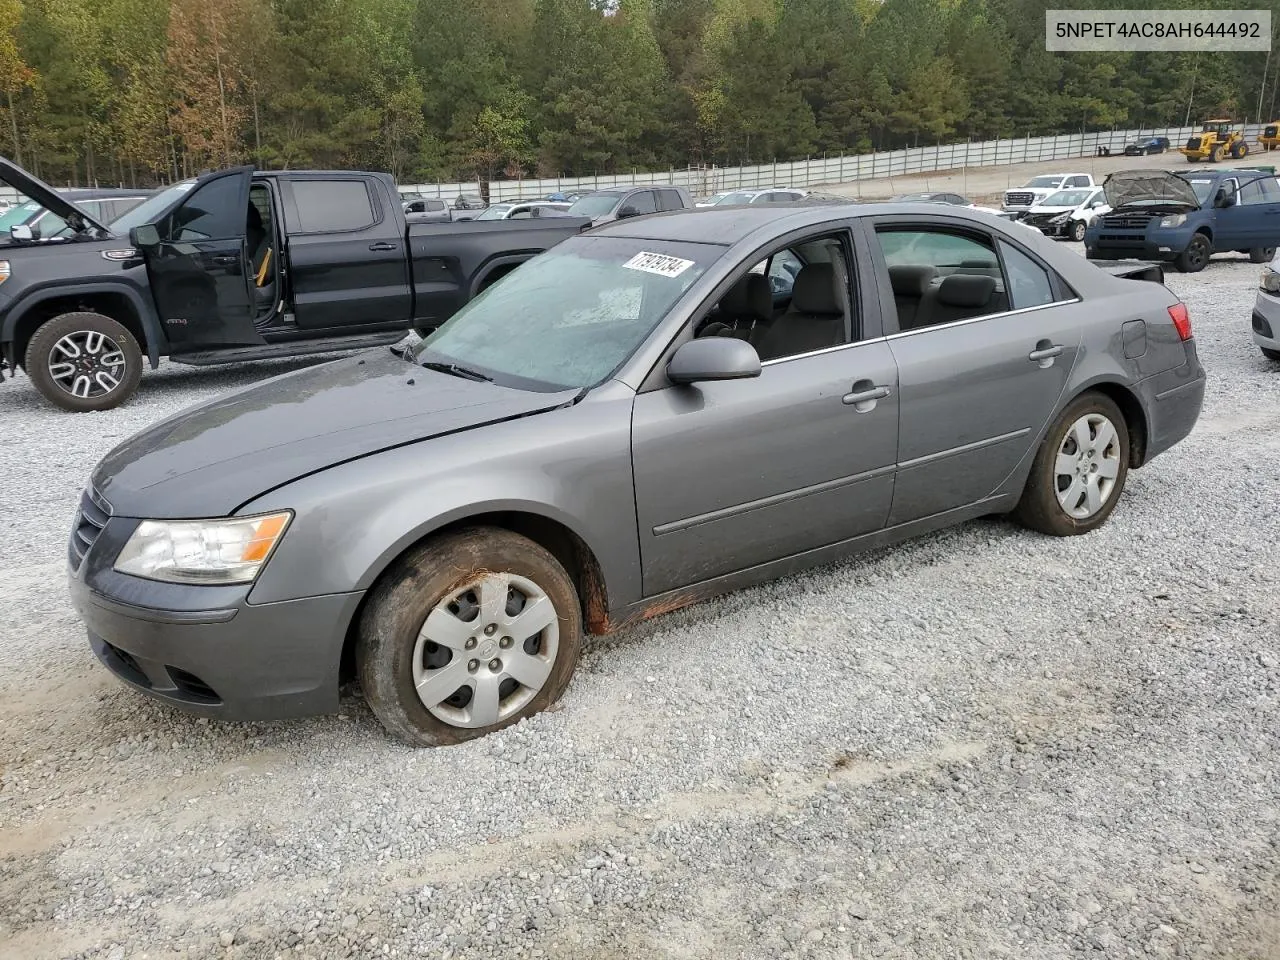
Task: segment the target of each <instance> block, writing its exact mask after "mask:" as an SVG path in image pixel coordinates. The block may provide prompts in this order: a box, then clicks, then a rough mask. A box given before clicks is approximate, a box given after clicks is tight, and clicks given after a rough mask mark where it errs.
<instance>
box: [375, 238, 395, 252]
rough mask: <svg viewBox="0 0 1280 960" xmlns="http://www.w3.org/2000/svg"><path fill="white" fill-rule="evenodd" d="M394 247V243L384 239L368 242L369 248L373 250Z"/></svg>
mask: <svg viewBox="0 0 1280 960" xmlns="http://www.w3.org/2000/svg"><path fill="white" fill-rule="evenodd" d="M395 248H396V245H395V244H394V243H387V242H386V241H385V240H379V241H378V242H377V243H371V244H369V249H370V250H375V251H377V252H380V253H381V252H384V251H387V250H394V249H395Z"/></svg>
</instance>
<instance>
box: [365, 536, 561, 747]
mask: <svg viewBox="0 0 1280 960" xmlns="http://www.w3.org/2000/svg"><path fill="white" fill-rule="evenodd" d="M581 646H582V608H581V605H580V604H579V601H578V595H577V591H576V590H575V589H574V585H573V580H572V579H571V578H570V576H569V574H568V573H567V572H566V571H565V569H564V567H563V566H561V565H560V563H559V561H557V560H556V558H555V557H554V556H552V555H551V554H550V553H549V552H548V551H546V550H545V549H543V548H542V547H540V546H539V545H538V544H536V543H534V542H533V541H532V540H529V539H527V538H525V537H522V536H519V535H518V534H515V533H512V532H510V531H508V530H502V529H499V528H496V527H474V528H471V529H466V530H460V531H458V532H455V533H451V534H447V535H445V536H443V537H440V538H439V539H436V540H431V541H429V542H427V543H426V544H424V545H422V546H420V547H416V548H414V549H413V550H411V551H410V552H409V553H407V554H406V555H405V556H403V557H402V558H400V560H398V561H397V562H396V563H395V564H394V566H393V567H392V568H391V569H390V570H389V571H388V572H387V573H386V574H385V575H384V576H383V578H382V580H381V581H380V583H379V585H378V586H377V587H376V588H375V589H374V590H373V592H372V594H371V595H370V597H369V601H368V603H367V605H366V607H365V611H364V615H363V617H362V618H361V621H360V636H359V641H358V645H357V648H356V668H357V671H358V673H359V677H360V686H361V688H362V689H363V691H364V695H365V698H366V699H367V700H368V702H369V706H370V707H371V708H372V709H373V712H374V713H375V714H377V717H378V719H379V720H381V721H382V725H383V726H384V727H386V728H387V730H388V731H389V732H391V733H392V734H394V735H395V736H397V737H399V738H400V739H402V740H405V741H407V742H408V743H411V744H413V745H415V746H444V745H446V744H453V743H461V742H462V741H464V740H471V739H473V738H475V737H479V736H483V735H484V734H486V733H489V732H491V731H493V730H498V729H501V728H502V727H506V726H509V725H510V724H513V723H515V722H516V721H518V720H520V719H522V718H524V717H527V716H530V715H532V714H534V713H538V712H540V711H542V710H545V709H546V708H547V707H549V706H551V705H552V704H553V703H555V702H556V701H557V700H558V699H559V698H560V695H561V694H562V693H564V690H565V688H566V687H567V686H568V685H569V678H570V677H571V676H572V675H573V670H574V667H575V666H576V665H577V662H578V653H579V650H580V649H581Z"/></svg>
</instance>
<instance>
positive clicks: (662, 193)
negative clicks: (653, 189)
mask: <svg viewBox="0 0 1280 960" xmlns="http://www.w3.org/2000/svg"><path fill="white" fill-rule="evenodd" d="M658 209H660V210H683V209H684V204H683V203H682V202H681V200H680V192H679V191H678V190H659V191H658Z"/></svg>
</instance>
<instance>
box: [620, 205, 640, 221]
mask: <svg viewBox="0 0 1280 960" xmlns="http://www.w3.org/2000/svg"><path fill="white" fill-rule="evenodd" d="M638 216H640V211H639V210H637V209H636V208H635V207H633V206H631V204H629V203H628V204H626V205H625V206H623V207H621V208H619V210H618V219H619V220H625V219H626V218H627V217H638Z"/></svg>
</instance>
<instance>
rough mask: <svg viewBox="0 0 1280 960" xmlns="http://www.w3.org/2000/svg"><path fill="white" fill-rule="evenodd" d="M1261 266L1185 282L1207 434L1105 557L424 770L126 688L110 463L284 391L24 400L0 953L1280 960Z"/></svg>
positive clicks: (8, 596)
mask: <svg viewBox="0 0 1280 960" xmlns="http://www.w3.org/2000/svg"><path fill="white" fill-rule="evenodd" d="M1256 273H1257V267H1255V266H1252V265H1249V264H1247V263H1245V262H1243V261H1242V260H1240V259H1236V260H1234V261H1233V260H1222V261H1215V262H1214V263H1213V264H1212V265H1211V266H1210V268H1209V269H1208V270H1207V271H1206V272H1205V273H1203V274H1200V275H1198V276H1194V277H1183V276H1178V275H1172V276H1171V278H1170V286H1172V287H1173V289H1174V290H1175V291H1176V292H1178V293H1179V294H1180V295H1181V296H1183V297H1184V298H1185V299H1186V300H1187V302H1188V304H1189V305H1190V308H1191V313H1192V318H1193V321H1194V323H1195V329H1196V334H1197V340H1198V342H1199V345H1200V352H1201V356H1202V358H1203V360H1204V363H1205V365H1206V367H1207V368H1208V370H1209V373H1210V384H1209V393H1208V399H1207V403H1206V407H1205V411H1204V414H1203V416H1202V418H1201V421H1200V424H1199V426H1198V427H1197V429H1196V431H1195V433H1194V434H1193V435H1192V436H1191V437H1190V438H1189V439H1188V440H1187V441H1185V442H1184V443H1182V444H1181V445H1180V446H1179V447H1177V448H1176V449H1175V450H1173V451H1172V452H1170V453H1168V454H1165V455H1163V456H1161V457H1160V458H1158V459H1157V460H1156V461H1154V462H1153V463H1152V464H1151V465H1150V466H1149V467H1147V468H1146V469H1144V470H1141V471H1138V472H1137V473H1134V474H1131V475H1130V478H1129V486H1128V489H1127V491H1126V493H1125V495H1124V500H1123V502H1122V503H1121V504H1120V507H1119V509H1118V510H1117V512H1116V514H1115V515H1114V517H1113V518H1112V520H1111V522H1110V523H1109V524H1108V525H1106V526H1105V527H1103V528H1102V529H1101V530H1099V531H1098V532H1096V533H1094V534H1091V535H1089V536H1086V537H1079V538H1074V539H1070V540H1051V539H1048V538H1043V537H1039V536H1036V535H1033V534H1030V533H1027V532H1025V531H1022V530H1020V529H1018V528H1015V527H1014V526H1012V525H1011V524H1009V523H1007V522H1004V521H1001V520H994V519H993V520H984V521H979V522H975V523H970V524H967V525H965V526H963V527H961V528H958V529H954V530H951V531H948V532H945V533H942V534H939V535H936V536H931V537H927V538H924V539H920V540H917V541H914V542H912V543H910V544H907V545H904V546H901V547H898V548H896V549H893V550H889V551H882V552H878V553H875V554H873V555H870V556H867V557H864V558H861V559H858V560H855V561H851V562H846V563H843V564H839V565H834V566H828V567H824V568H821V569H819V570H816V571H813V572H811V573H808V574H806V575H804V576H800V577H795V578H792V579H789V580H785V581H781V582H778V583H774V584H771V585H768V586H764V587H760V588H756V589H753V590H749V591H744V592H741V593H737V594H734V595H732V596H729V597H727V598H724V599H721V600H718V601H713V602H708V603H704V604H701V605H698V606H696V607H692V608H689V609H687V610H684V611H682V612H680V613H677V614H673V615H670V616H666V617H663V618H661V619H659V620H656V621H652V622H650V623H648V624H646V625H644V626H642V627H641V628H639V629H635V630H631V631H628V632H625V633H623V634H621V635H617V636H614V637H611V638H608V639H606V640H602V641H598V642H596V643H595V644H594V645H592V646H590V647H589V648H588V651H587V652H586V654H585V656H584V659H583V661H582V664H581V667H580V669H579V673H578V675H577V678H576V679H575V680H574V682H573V684H572V685H571V686H570V688H569V692H568V694H567V696H566V697H565V699H564V701H563V704H562V706H561V707H560V708H559V709H557V710H556V711H555V712H552V713H548V714H544V715H541V716H539V717H536V718H534V719H533V720H531V721H527V722H525V723H522V724H520V725H519V726H517V727H515V728H512V729H509V730H507V731H504V732H502V733H500V734H497V735H494V736H491V737H489V738H486V739H485V740H483V741H480V742H475V743H470V744H467V745H463V746H459V747H453V748H448V749H439V750H434V751H414V750H412V749H409V748H405V747H401V746H399V745H398V744H396V743H393V742H391V741H390V740H389V739H388V738H387V737H385V736H384V735H383V734H382V732H381V730H380V728H379V727H378V724H377V722H376V721H375V720H374V718H373V717H372V715H371V714H370V712H369V711H368V709H367V708H366V707H365V706H364V705H363V703H362V702H361V701H360V700H358V699H357V698H355V697H348V698H346V700H345V701H344V705H343V709H342V713H341V715H339V716H336V717H329V718H323V719H317V720H311V721H303V722H292V723H280V724H243V725H230V724H217V723H208V722H202V721H200V720H196V719H192V718H189V717H186V716H184V715H181V714H179V713H176V712H173V711H171V710H168V709H165V708H163V707H161V706H158V705H156V704H154V703H152V702H151V701H149V700H147V699H145V698H143V697H141V696H139V695H136V694H134V693H132V692H130V691H128V690H126V689H124V688H123V687H122V686H121V685H120V684H118V683H117V682H115V681H114V680H113V679H112V678H111V677H110V676H109V675H108V674H107V673H106V671H104V670H103V669H101V668H100V667H98V666H97V665H96V663H95V662H94V661H93V659H92V657H91V655H90V653H89V650H88V648H87V646H86V644H85V642H84V638H83V634H82V630H81V628H80V626H79V624H78V622H77V620H76V617H75V615H74V614H73V613H72V612H71V610H70V607H69V604H68V602H67V598H66V594H65V590H64V587H63V585H62V579H63V576H64V570H63V562H64V561H63V551H64V542H65V538H66V535H67V526H68V523H69V521H70V517H71V515H72V512H73V509H74V504H75V498H76V495H77V492H78V490H79V488H80V485H81V484H82V482H83V481H84V479H85V477H86V476H87V475H88V473H89V471H90V469H91V467H92V465H93V464H94V462H95V461H96V460H97V459H98V458H99V457H100V456H101V455H102V454H103V453H105V452H106V451H107V449H108V448H109V447H111V446H112V445H113V444H114V443H116V442H117V441H118V440H119V439H120V438H122V437H124V436H125V435H127V434H128V433H130V432H131V431H133V430H135V429H137V428H139V427H141V426H143V425H144V424H146V423H148V422H149V421H152V420H154V419H155V418H157V417H159V416H161V415H164V414H166V413H168V412H170V411H173V410H176V409H178V408H179V407H182V406H184V405H186V404H188V403H191V402H194V401H197V400H201V399H204V398H206V397H209V396H212V395H213V394H215V393H217V392H219V391H221V390H224V389H227V388H228V387H231V386H234V385H237V384H240V383H243V382H247V381H250V380H252V379H256V378H259V377H262V376H266V375H269V374H271V373H275V372H280V371H281V370H283V369H285V367H284V366H282V365H279V364H276V365H257V366H252V367H242V368H227V369H221V370H219V369H214V370H185V369H182V368H176V367H167V368H165V369H163V370H162V371H160V372H159V373H158V374H148V375H147V377H146V378H145V379H144V381H143V388H142V392H141V394H140V396H139V397H138V398H137V400H136V401H135V402H133V403H131V404H129V405H128V406H127V407H124V408H122V409H120V410H117V411H114V412H111V413H107V414H98V415H83V416H69V415H64V414H59V413H57V412H55V411H53V410H51V409H50V408H48V407H46V406H44V405H43V404H42V403H40V402H38V401H37V400H36V399H35V397H34V395H33V394H32V393H31V391H30V388H29V386H28V385H27V384H26V383H25V382H23V381H19V382H18V383H16V384H9V383H6V384H4V385H3V386H0V424H2V425H3V426H2V428H0V462H2V463H3V467H2V468H0V470H2V473H0V502H3V504H4V506H5V509H4V511H3V519H0V530H2V531H3V532H4V534H5V537H4V542H5V545H6V549H5V550H4V552H3V556H2V558H0V957H3V958H21V960H35V958H42V957H105V958H111V960H124V958H136V957H151V958H169V957H219V958H224V957H225V958H260V957H263V958H270V957H289V958H293V957H303V956H305V957H312V958H330V957H342V956H356V957H370V956H379V957H381V956H402V957H403V956H413V957H433V958H444V957H458V958H461V957H490V956H503V957H522V956H528V957H539V956H541V957H556V958H562V957H563V958H584V960H586V958H592V960H599V958H611V957H619V958H621V957H626V958H628V960H630V958H636V957H711V956H715V957H751V958H756V957H759V958H766V957H767V958H778V957H839V958H862V957H891V958H899V957H900V958H913V960H915V958H920V960H933V958H938V960H941V958H949V960H950V958H975V960H976V958H982V960H987V958H997V957H1010V958H1015V957H1016V958H1018V960H1038V958H1055V960H1056V958H1065V957H1086V956H1087V957H1102V958H1107V960H1112V958H1122V957H1136V956H1141V957H1148V956H1149V957H1189V958H1200V957H1203V958H1248V960H1266V958H1271V960H1274V958H1280V921H1278V920H1277V919H1276V918H1277V916H1280V801H1278V800H1277V797H1278V796H1280V760H1277V747H1278V746H1280V721H1278V720H1277V711H1276V707H1277V696H1278V694H1277V688H1278V685H1280V643H1278V642H1277V623H1280V601H1278V599H1277V581H1278V580H1280V550H1278V548H1277V542H1278V541H1280V537H1277V534H1278V533H1280V519H1278V517H1277V511H1276V504H1277V501H1276V497H1275V490H1276V478H1277V476H1280V413H1277V411H1278V410H1280V367H1277V366H1276V365H1274V364H1270V363H1268V362H1266V361H1265V360H1263V358H1262V357H1261V356H1260V355H1259V354H1258V353H1257V351H1256V350H1255V349H1254V348H1253V346H1252V344H1251V343H1250V341H1249V338H1248V317H1249V310H1250V306H1251V303H1252V300H1253V295H1254V294H1253V289H1254V283H1255V278H1256Z"/></svg>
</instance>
